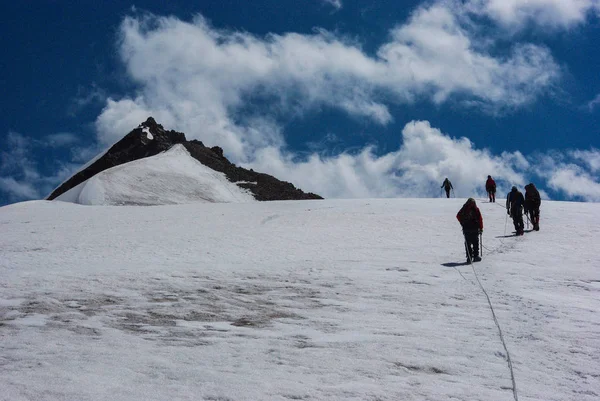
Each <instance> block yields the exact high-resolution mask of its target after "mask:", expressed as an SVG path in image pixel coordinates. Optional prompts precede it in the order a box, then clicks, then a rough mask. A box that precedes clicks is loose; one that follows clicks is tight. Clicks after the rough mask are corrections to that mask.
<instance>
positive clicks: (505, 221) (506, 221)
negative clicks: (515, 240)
mask: <svg viewBox="0 0 600 401" xmlns="http://www.w3.org/2000/svg"><path fill="white" fill-rule="evenodd" d="M507 224H508V213H506V220H504V235H506V225H507Z"/></svg>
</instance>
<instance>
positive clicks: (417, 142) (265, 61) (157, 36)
mask: <svg viewBox="0 0 600 401" xmlns="http://www.w3.org/2000/svg"><path fill="white" fill-rule="evenodd" d="M479 3H480V4H479V5H480V6H481V7H483V6H484V5H485V6H486V7H487V8H486V9H484V11H485V10H487V11H485V12H486V13H487V14H488V15H489V16H492V17H493V18H496V19H498V20H499V21H500V22H504V21H509V20H510V19H509V17H508V16H510V15H511V14H510V13H508V11H505V13H504V14H502V13H500V11H498V14H497V15H496V14H493V13H492V11H490V10H494V8H493V7H492V6H494V3H493V2H492V1H488V2H479ZM462 4H464V3H460V2H445V3H440V2H434V3H430V4H429V5H428V6H425V7H420V8H418V9H417V10H415V12H414V13H413V14H412V15H411V17H410V18H409V19H408V21H406V23H404V24H402V25H399V26H397V27H396V28H394V29H393V30H392V31H391V32H390V37H389V40H388V41H387V42H386V43H384V44H382V45H381V46H380V48H379V49H378V51H377V52H376V56H372V55H369V54H367V53H366V52H364V51H363V50H362V48H361V47H360V46H359V45H358V44H357V43H356V42H354V41H351V40H349V39H347V38H344V37H342V36H340V35H337V34H334V33H331V32H326V31H322V30H321V31H317V32H316V33H314V34H312V35H301V34H296V33H288V34H284V35H268V36H266V37H257V36H254V35H252V34H249V33H247V32H238V31H228V30H219V29H216V28H214V27H212V26H210V24H209V23H208V22H207V21H206V20H204V19H203V18H202V17H201V16H198V17H197V18H195V19H194V21H192V22H191V23H190V22H184V21H181V20H178V19H176V18H174V17H168V18H162V17H155V16H151V15H149V16H146V17H143V18H142V17H139V18H136V17H128V18H125V20H124V21H123V23H122V26H121V40H120V42H119V46H120V47H119V51H120V55H121V58H122V60H123V62H124V64H125V66H126V68H127V71H128V74H129V76H130V78H131V79H132V80H133V81H134V82H135V84H136V85H137V86H138V88H139V91H138V92H137V93H136V94H135V96H132V97H126V98H122V99H108V101H107V104H106V107H105V108H104V110H103V112H102V114H101V115H100V116H99V117H98V119H97V120H96V127H97V131H98V139H99V141H100V142H101V143H103V144H108V143H112V142H114V141H115V140H118V139H119V138H121V137H122V136H123V135H124V134H126V133H127V132H129V131H130V130H131V129H133V128H134V127H136V126H137V125H138V124H139V123H140V122H142V121H144V120H145V119H146V118H147V117H148V116H150V115H152V116H154V117H155V118H156V119H157V121H159V122H160V123H161V124H163V125H164V126H165V127H166V128H169V129H176V130H178V131H182V132H185V133H186V135H187V136H188V137H189V138H198V139H201V140H202V141H203V142H204V143H205V144H207V145H209V146H213V145H219V146H221V147H222V148H223V149H224V150H225V154H226V155H227V157H229V158H230V160H231V161H232V162H234V163H237V164H242V165H244V166H246V167H249V168H254V169H255V170H257V171H263V172H266V173H269V174H272V175H274V176H276V177H278V178H280V179H284V180H287V181H290V182H293V183H294V184H295V185H297V186H299V187H300V188H302V189H303V190H307V191H312V192H316V193H319V194H321V195H323V196H325V197H393V196H413V197H424V196H439V186H440V185H441V181H442V180H443V178H444V177H446V176H447V177H450V179H451V180H452V181H453V183H454V185H455V188H456V189H455V191H456V195H457V196H460V197H467V196H472V195H473V194H479V195H483V193H484V188H483V187H484V182H485V178H486V177H487V175H488V174H491V175H492V176H494V178H495V179H496V180H497V181H498V183H499V185H500V188H499V191H500V192H502V191H508V189H509V188H510V186H512V185H518V186H522V185H524V184H526V183H527V182H529V179H530V178H531V176H532V175H537V177H540V178H542V179H548V180H551V181H552V183H553V184H552V185H553V186H552V188H553V189H555V190H557V191H565V193H568V194H575V193H576V192H573V191H571V192H569V190H568V189H567V187H566V184H565V183H564V181H563V180H561V179H559V178H560V177H558V176H557V177H558V178H557V177H554V176H552V175H550V173H552V172H558V171H562V170H563V169H562V167H564V166H563V165H558V164H554V165H553V166H550V167H551V168H548V169H546V170H544V171H542V170H540V169H539V168H537V166H536V165H534V164H532V161H536V160H537V157H535V158H532V157H526V156H524V155H522V154H521V153H519V152H513V153H509V152H504V153H501V154H500V155H494V154H491V153H490V152H489V151H488V150H485V149H477V148H476V147H475V145H474V144H473V143H471V142H470V141H469V140H468V139H467V138H453V137H450V136H449V135H446V134H443V133H442V132H441V131H440V130H439V129H437V128H433V127H431V126H430V124H429V123H428V122H426V121H413V122H410V123H408V124H407V125H406V126H405V127H404V129H403V131H402V138H400V139H401V140H399V143H400V147H399V149H398V150H397V151H394V152H390V153H388V154H385V155H383V156H381V155H378V154H377V150H376V149H375V148H372V147H366V148H364V149H361V150H359V151H358V152H357V153H342V154H339V155H337V156H332V157H324V156H320V155H318V154H316V153H315V154H312V155H308V156H307V157H305V158H304V159H301V158H299V156H298V155H296V154H291V153H289V152H287V151H286V150H285V149H286V143H285V140H284V138H283V135H282V133H283V131H284V127H285V124H286V123H287V122H289V121H290V120H291V118H292V117H294V118H297V117H302V116H303V115H304V114H306V113H311V112H315V111H318V110H320V109H321V108H323V107H329V108H337V109H339V110H342V111H344V112H346V113H347V114H348V115H350V116H352V117H354V118H362V119H368V120H370V121H372V122H373V123H375V124H381V125H384V124H388V123H389V122H390V121H392V119H393V116H392V115H391V113H390V109H389V108H388V105H389V104H392V103H394V104H398V103H410V102H413V101H415V100H429V101H431V102H432V103H435V104H438V105H443V104H445V103H452V104H453V105H456V104H457V103H461V104H463V105H466V106H468V107H477V108H479V109H480V110H484V111H486V112H492V113H493V112H498V111H503V110H512V109H516V108H519V107H521V106H523V105H527V104H529V103H531V102H533V101H535V99H536V98H537V97H539V96H540V95H542V94H543V93H544V92H546V91H549V90H551V89H552V87H553V85H554V84H555V83H556V82H558V80H559V79H560V76H561V70H560V68H559V67H558V65H557V63H556V62H555V61H554V59H553V57H552V56H551V54H550V52H549V51H548V49H546V48H544V47H541V46H537V45H533V44H528V43H517V42H515V44H514V46H513V47H512V48H511V49H509V50H508V51H507V52H505V53H498V49H497V48H494V46H493V45H494V43H495V40H494V38H492V37H481V36H480V35H481V33H480V31H479V30H478V29H477V27H474V24H475V20H472V19H470V16H472V15H473V13H474V12H476V11H477V10H476V8H474V4H475V2H469V3H468V4H467V6H469V7H470V8H465V6H463V5H462ZM510 4H512V6H511V7H513V8H514V10H521V8H520V6H518V5H517V4H516V3H510ZM533 4H534V3H531V4H530V5H531V6H532V5H533ZM535 4H541V3H540V2H535ZM557 4H558V3H557ZM481 9H483V8H481ZM531 9H535V7H533V8H531V7H530V8H525V10H526V11H527V10H531ZM584 9H585V7H584V8H581V10H584ZM586 10H588V11H589V9H586ZM588 11H586V12H588ZM479 12H481V10H480V11H479ZM515 12H516V11H515ZM582 12H583V11H582ZM515 15H516V14H515ZM532 15H533V14H532ZM549 15H550V14H549ZM573 15H575V14H573ZM503 16H507V17H503ZM510 18H517V17H510ZM514 21H517V22H518V21H521V20H517V19H515V20H514ZM523 21H526V19H524V20H523ZM568 21H572V22H570V23H575V21H577V19H576V18H575V17H570V19H569V20H568ZM475 32H478V33H477V34H475ZM492 48H494V51H492V50H491V49H492ZM290 116H292V117H290ZM324 130H325V131H329V128H325V129H324ZM458 134H459V133H458ZM582 152H586V151H582ZM590 155H591V154H587V153H581V157H579V159H577V156H576V155H575V154H574V153H573V154H570V155H563V157H569V158H570V159H572V161H571V163H572V164H573V165H580V164H584V165H585V163H588V164H587V165H588V167H589V168H591V169H594V168H596V167H594V166H596V164H594V163H595V162H594V161H592V162H584V161H583V157H584V156H585V158H586V160H593V158H592V157H591V156H590ZM299 160H300V161H299ZM590 163H591V164H590ZM575 173H577V175H575V177H583V178H585V177H587V178H589V179H593V176H592V175H589V174H588V173H589V172H587V173H586V172H585V170H582V171H579V172H575ZM584 173H585V174H587V176H586V175H585V174H584ZM573 196H580V195H573ZM588 199H594V198H593V197H592V198H588Z"/></svg>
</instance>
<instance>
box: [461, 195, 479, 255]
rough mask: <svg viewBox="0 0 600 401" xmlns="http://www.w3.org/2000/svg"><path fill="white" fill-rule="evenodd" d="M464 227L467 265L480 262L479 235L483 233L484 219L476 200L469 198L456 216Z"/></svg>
mask: <svg viewBox="0 0 600 401" xmlns="http://www.w3.org/2000/svg"><path fill="white" fill-rule="evenodd" d="M456 218H457V219H458V222H459V223H460V225H461V226H462V229H463V234H464V236H465V251H466V252H467V263H471V262H479V261H480V260H481V257H479V235H480V234H481V233H482V232H483V217H482V216H481V211H479V208H478V207H477V204H476V203H475V199H473V198H469V199H468V200H467V202H466V203H465V204H464V205H463V207H462V208H461V209H460V210H459V211H458V214H457V215H456Z"/></svg>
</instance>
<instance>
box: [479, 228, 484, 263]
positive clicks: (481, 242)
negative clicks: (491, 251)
mask: <svg viewBox="0 0 600 401" xmlns="http://www.w3.org/2000/svg"><path fill="white" fill-rule="evenodd" d="M479 253H480V254H481V257H482V258H483V232H482V231H480V232H479Z"/></svg>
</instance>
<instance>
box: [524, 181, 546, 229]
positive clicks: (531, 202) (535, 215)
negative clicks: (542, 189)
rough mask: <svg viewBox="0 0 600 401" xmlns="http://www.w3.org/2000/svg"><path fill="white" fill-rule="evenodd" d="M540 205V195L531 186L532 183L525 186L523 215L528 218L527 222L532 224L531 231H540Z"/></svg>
mask: <svg viewBox="0 0 600 401" xmlns="http://www.w3.org/2000/svg"><path fill="white" fill-rule="evenodd" d="M541 204H542V199H541V198H540V193H539V191H538V190H537V188H536V187H535V185H533V183H531V182H530V183H529V184H527V185H525V215H528V216H529V220H530V221H531V224H533V229H534V230H535V231H540V205H541Z"/></svg>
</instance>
